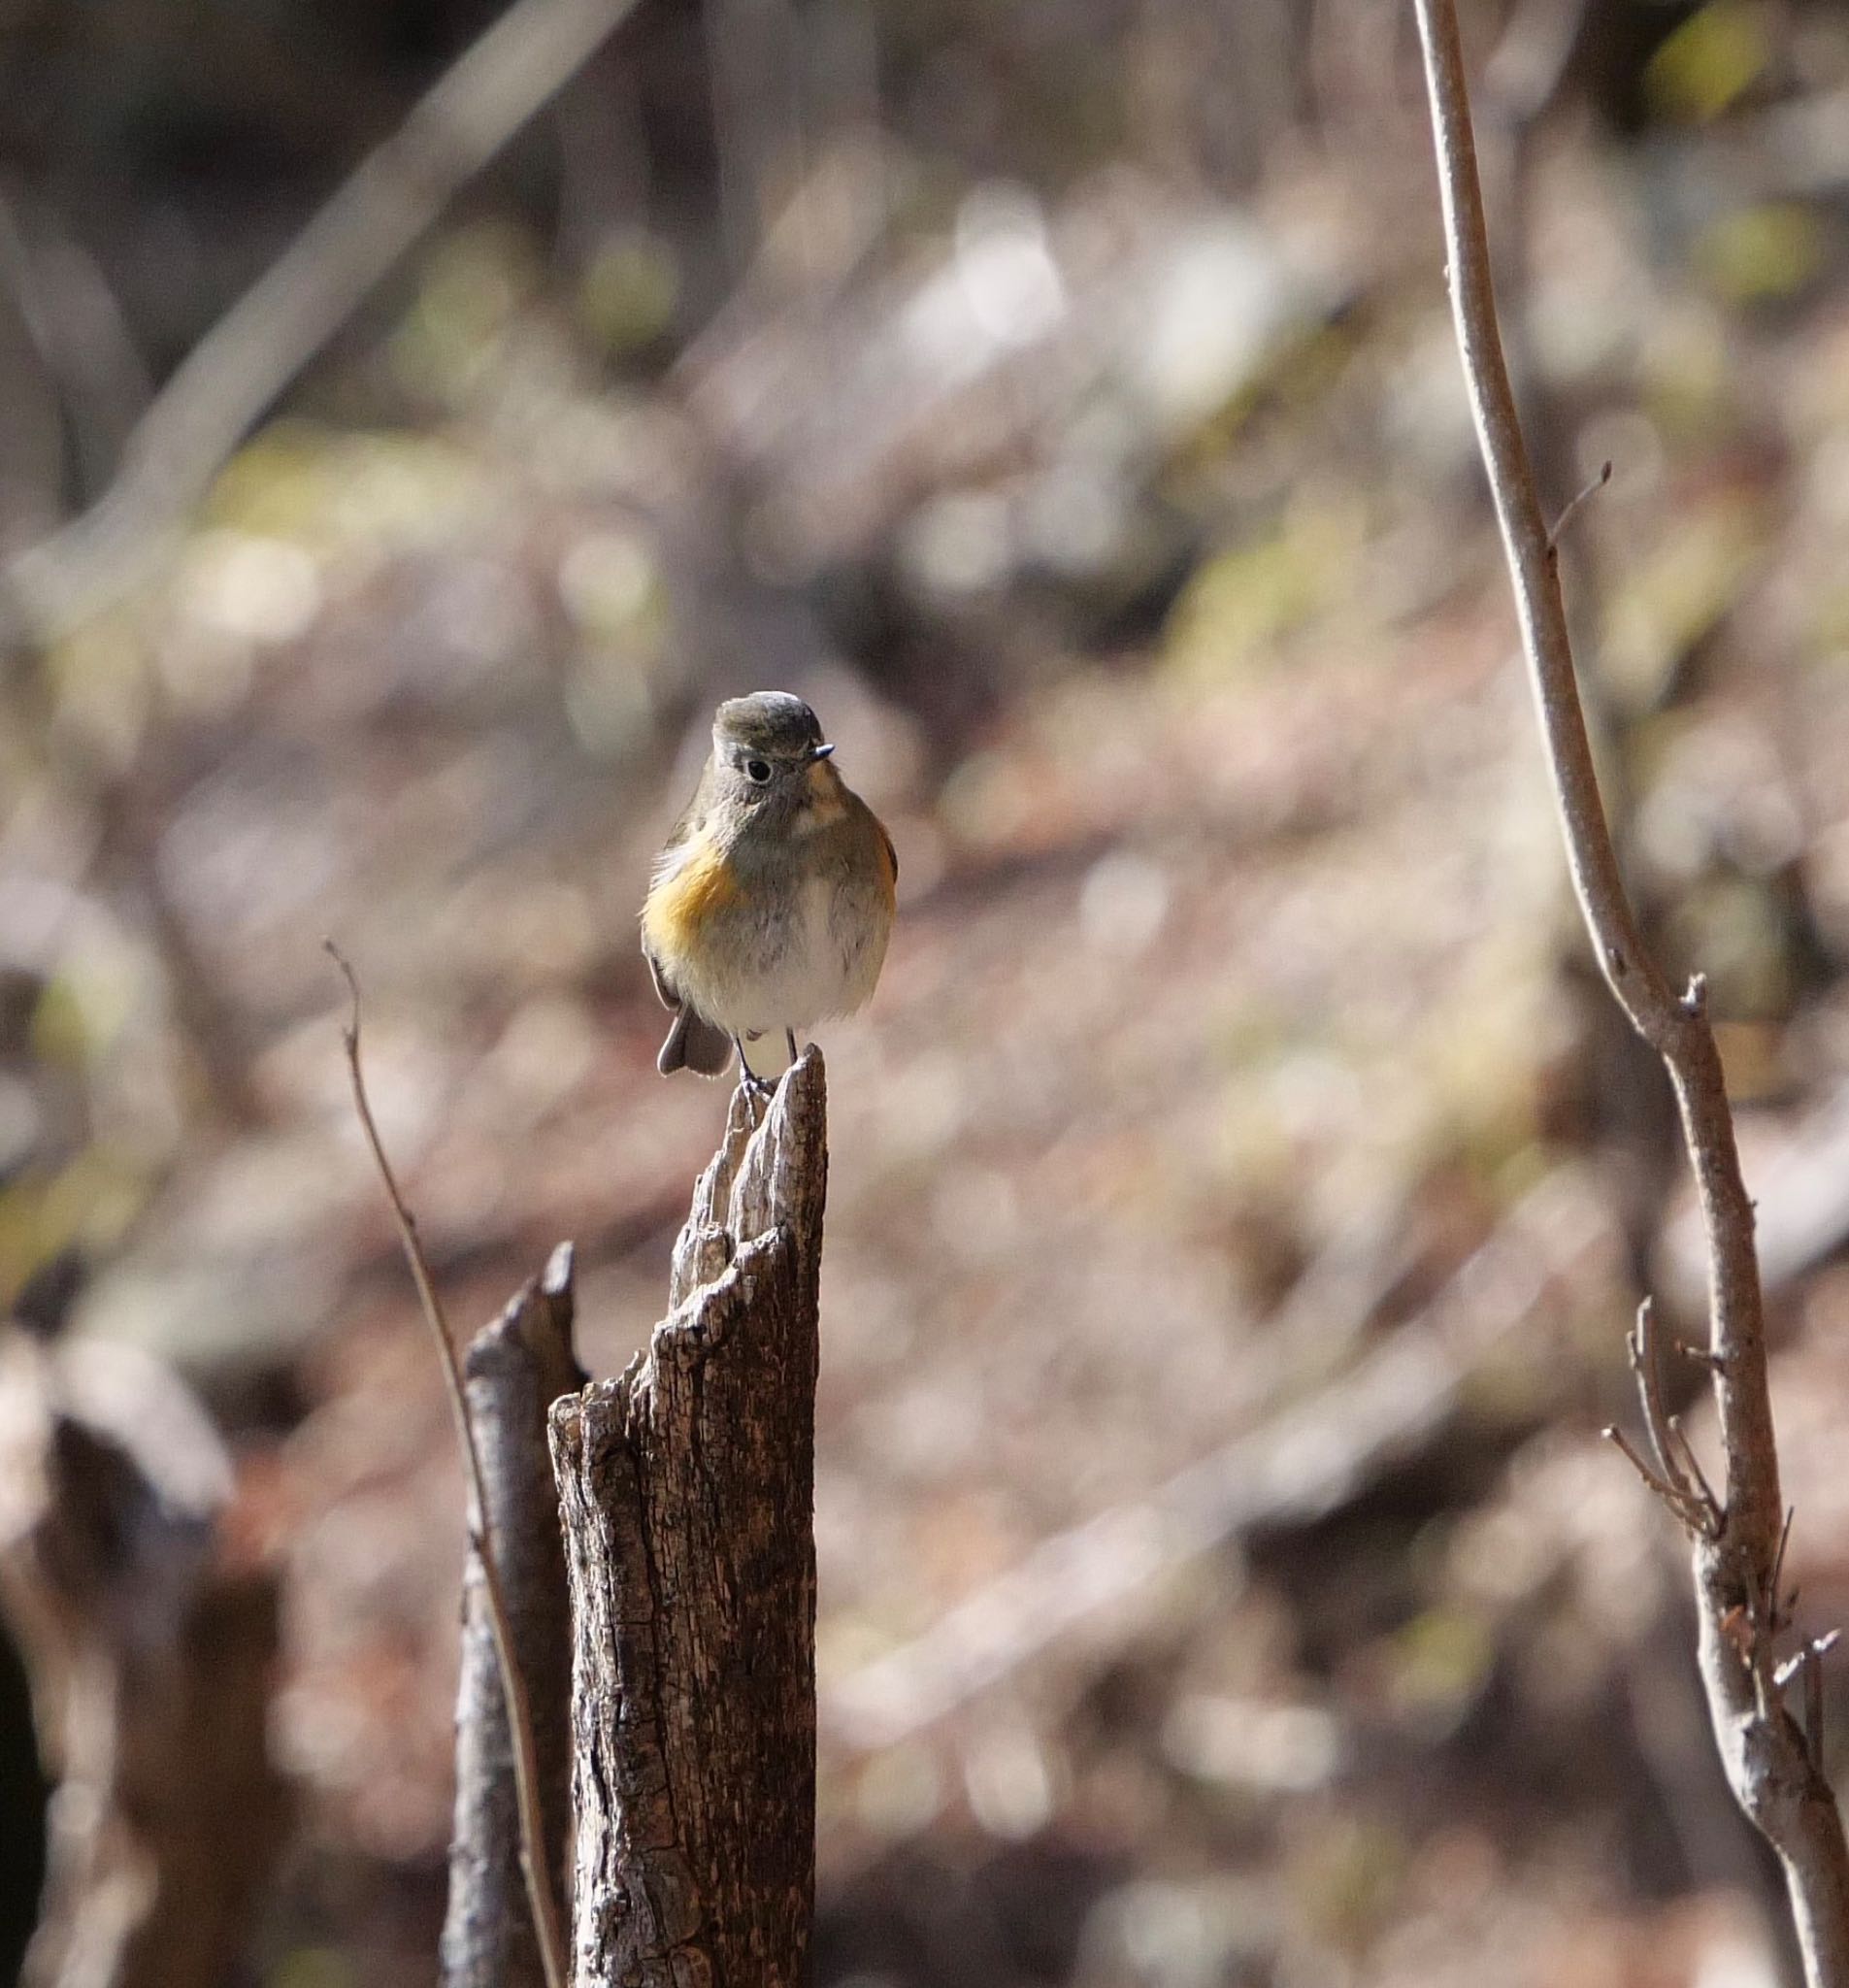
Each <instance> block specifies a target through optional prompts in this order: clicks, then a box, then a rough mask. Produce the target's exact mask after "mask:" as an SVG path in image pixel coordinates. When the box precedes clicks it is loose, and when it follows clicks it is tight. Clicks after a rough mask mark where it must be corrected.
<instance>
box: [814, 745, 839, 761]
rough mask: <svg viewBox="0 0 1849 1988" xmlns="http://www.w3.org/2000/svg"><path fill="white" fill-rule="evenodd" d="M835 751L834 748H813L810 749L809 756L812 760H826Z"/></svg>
mask: <svg viewBox="0 0 1849 1988" xmlns="http://www.w3.org/2000/svg"><path fill="white" fill-rule="evenodd" d="M834 749H835V748H834V746H810V747H809V757H810V758H811V759H826V758H827V757H828V755H829V754H830V753H831V752H833V751H834Z"/></svg>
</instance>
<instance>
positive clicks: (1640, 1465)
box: [1599, 1423, 1706, 1533]
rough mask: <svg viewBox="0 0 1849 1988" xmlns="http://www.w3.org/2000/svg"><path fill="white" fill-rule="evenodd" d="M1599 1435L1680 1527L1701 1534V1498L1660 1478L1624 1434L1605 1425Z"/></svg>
mask: <svg viewBox="0 0 1849 1988" xmlns="http://www.w3.org/2000/svg"><path fill="white" fill-rule="evenodd" d="M1599 1433H1600V1435H1601V1436H1602V1437H1603V1438H1604V1439H1605V1441H1607V1442H1608V1443H1610V1444H1611V1446H1612V1448H1613V1449H1615V1450H1616V1451H1617V1452H1618V1454H1619V1455H1620V1456H1622V1457H1623V1458H1624V1460H1625V1461H1626V1462H1627V1463H1628V1464H1629V1465H1630V1466H1631V1468H1632V1469H1633V1470H1634V1471H1635V1472H1636V1474H1637V1475H1638V1476H1640V1477H1641V1478H1642V1479H1643V1481H1644V1483H1645V1484H1646V1485H1647V1486H1648V1487H1649V1489H1650V1490H1652V1491H1654V1492H1655V1493H1656V1495H1657V1496H1658V1497H1659V1498H1661V1499H1662V1500H1663V1502H1664V1504H1665V1505H1667V1507H1668V1508H1669V1509H1670V1511H1671V1512H1673V1513H1674V1514H1675V1517H1676V1518H1677V1519H1678V1520H1679V1521H1680V1522H1681V1524H1682V1525H1683V1526H1684V1527H1685V1528H1686V1529H1687V1530H1688V1531H1689V1532H1692V1533H1697V1532H1700V1530H1701V1528H1702V1526H1703V1525H1704V1523H1705V1522H1706V1513H1705V1511H1704V1510H1703V1509H1702V1507H1701V1503H1700V1498H1699V1497H1698V1496H1697V1495H1696V1493H1695V1492H1694V1491H1693V1490H1692V1489H1688V1488H1685V1487H1684V1486H1682V1485H1680V1484H1677V1483H1673V1482H1671V1480H1670V1479H1669V1478H1667V1477H1664V1476H1660V1475H1659V1474H1657V1473H1656V1472H1655V1471H1653V1470H1652V1469H1651V1468H1650V1466H1649V1464H1648V1463H1646V1462H1645V1461H1644V1459H1643V1457H1642V1456H1641V1455H1640V1454H1639V1453H1638V1450H1637V1446H1636V1444H1635V1443H1634V1442H1633V1441H1632V1440H1631V1439H1630V1437H1628V1436H1627V1435H1626V1434H1625V1433H1624V1431H1623V1430H1622V1429H1620V1428H1617V1427H1616V1426H1615V1425H1613V1424H1610V1423H1607V1424H1606V1426H1605V1427H1604V1428H1602V1429H1601V1430H1600V1432H1599Z"/></svg>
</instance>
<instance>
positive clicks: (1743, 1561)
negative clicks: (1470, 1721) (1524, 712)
mask: <svg viewBox="0 0 1849 1988" xmlns="http://www.w3.org/2000/svg"><path fill="white" fill-rule="evenodd" d="M1414 11H1415V13H1416V14H1417V16H1418V21H1419V36H1420V41H1421V43H1422V44H1423V47H1424V52H1425V75H1426V87H1427V92H1428V95H1429V97H1430V99H1431V108H1432V129H1433V138H1434V144H1435V148H1436V154H1437V170H1438V191H1439V197H1440V199H1441V202H1442V205H1443V210H1444V235H1445V247H1446V249H1447V252H1448V257H1449V279H1450V290H1451V307H1452V314H1453V316H1454V319H1455V321H1456V327H1457V337H1458V345H1459V348H1460V350H1461V352H1462V354H1463V360H1464V374H1465V381H1466V384H1467V387H1468V390H1469V401H1470V412H1471V414H1472V417H1473V418H1474V420H1475V423H1476V433H1477V440H1478V443H1479V444H1480V446H1481V448H1482V452H1483V462H1484V467H1485V469H1486V470H1487V472H1488V475H1489V483H1490V491H1491V495H1492V497H1493V498H1494V501H1495V505H1496V515H1497V521H1498V523H1499V525H1500V526H1501V528H1502V545H1503V549H1504V551H1505V553H1506V555H1507V560H1508V570H1509V578H1510V580H1511V582H1512V584H1513V587H1514V593H1515V609H1516V616H1517V619H1518V621H1519V622H1520V625H1521V636H1522V650H1523V654H1524V655H1525V657H1526V658H1527V662H1528V670H1529V679H1530V683H1531V686H1532V688H1533V690H1534V694H1535V712H1536V715H1537V716H1538V718H1539V721H1540V728H1541V735H1542V739H1543V741H1544V744H1545V746H1546V751H1547V761H1548V770H1549V773H1550V774H1551V776H1552V780H1553V787H1554V794H1555V799H1556V801H1557V803H1558V806H1559V811H1560V818H1561V828H1562V831H1563V834H1564V836H1565V838H1566V844H1567V858H1568V867H1569V869H1570V870H1571V873H1572V880H1573V889H1574V893H1575V895H1576V896H1577V898H1578V900H1579V908H1580V911H1581V912H1582V914H1583V915H1584V918H1585V922H1586V929H1587V931H1588V933H1589V934H1590V935H1591V938H1592V943H1593V948H1594V951H1595V952H1596V954H1597V955H1598V959H1599V965H1600V970H1601V972H1602V973H1603V975H1604V977H1605V980H1606V982H1607V984H1608V985H1609V986H1610V988H1611V991H1612V993H1613V995H1614V996H1615V997H1616V999H1617V1001H1618V1003H1619V1005H1620V1007H1622V1008H1623V1010H1624V1011H1625V1013H1626V1014H1627V1015H1628V1016H1629V1017H1630V1020H1631V1022H1632V1024H1633V1026H1634V1028H1635V1029H1636V1031H1637V1033H1638V1034H1639V1035H1640V1036H1642V1038H1643V1039H1644V1041H1645V1042H1646V1043H1648V1044H1650V1046H1651V1047H1652V1048H1653V1049H1655V1050H1656V1051H1657V1053H1658V1054H1659V1055H1660V1056H1661V1057H1662V1058H1663V1061H1664V1063H1665V1065H1666V1066H1667V1070H1668V1073H1669V1080H1670V1082H1671V1084H1672V1085H1673V1087H1674V1090H1675V1097H1676V1104H1677V1107H1678V1109H1679V1110H1680V1113H1681V1120H1682V1132H1683V1138H1684V1140H1685V1142H1686V1143H1687V1146H1688V1151H1689V1157H1690V1160H1691V1162H1692V1164H1693V1166H1694V1169H1695V1178H1696V1185H1697V1189H1698V1191H1699V1194H1700V1208H1701V1222H1702V1233H1703V1238H1704V1241H1705V1244H1706V1250H1707V1258H1708V1335H1709V1337H1708V1346H1707V1358H1706V1363H1705V1364H1706V1365H1707V1366H1708V1369H1709V1372H1710V1376H1711V1381H1712V1385H1713V1389H1714V1399H1715V1408H1716V1414H1717V1420H1718V1422H1719V1426H1720V1437H1721V1448H1722V1453H1723V1456H1724V1458H1725V1462H1726V1475H1725V1477H1724V1479H1723V1483H1722V1488H1721V1492H1720V1493H1719V1494H1716V1493H1715V1492H1714V1491H1713V1490H1712V1489H1710V1488H1709V1486H1708V1485H1707V1483H1706V1482H1705V1480H1704V1479H1703V1478H1702V1476H1701V1473H1700V1466H1699V1464H1697V1463H1696V1461H1695V1455H1694V1451H1693V1450H1692V1449H1691V1448H1690V1447H1689V1445H1688V1442H1687V1441H1686V1439H1685V1438H1683V1437H1682V1435H1681V1433H1680V1431H1679V1429H1678V1427H1677V1425H1676V1423H1675V1422H1674V1420H1673V1419H1672V1418H1671V1417H1668V1416H1667V1414H1665V1412H1664V1410H1663V1404H1662V1400H1661V1396H1660V1394H1659V1392H1658V1386H1657V1380H1656V1360H1657V1349H1656V1344H1655V1338H1654V1333H1653V1329H1652V1327H1651V1324H1650V1318H1649V1314H1648V1312H1647V1311H1646V1312H1644V1313H1643V1314H1641V1315H1640V1317H1639V1320H1638V1327H1637V1332H1636V1336H1635V1338H1634V1341H1633V1358H1634V1364H1635V1366H1636V1369H1637V1376H1638V1385H1639V1390H1640V1393H1641V1395H1642V1401H1643V1408H1644V1422H1645V1426H1646V1429H1647V1431H1648V1434H1649V1438H1650V1441H1651V1446H1652V1449H1653V1451H1654V1453H1655V1459H1656V1463H1655V1468H1652V1466H1651V1465H1650V1464H1649V1463H1647V1462H1646V1461H1645V1460H1644V1459H1643V1458H1642V1457H1641V1456H1639V1455H1638V1454H1637V1453H1636V1451H1635V1450H1634V1448H1632V1447H1631V1446H1630V1445H1629V1444H1626V1445H1625V1447H1626V1449H1627V1453H1629V1454H1630V1455H1631V1457H1632V1461H1633V1462H1634V1463H1635V1464H1636V1465H1637V1467H1638V1468H1639V1469H1640V1470H1641V1471H1642V1472H1643V1474H1644V1476H1645V1478H1646V1480H1647V1481H1649V1482H1650V1483H1651V1485H1652V1487H1653V1488H1654V1489H1655V1490H1657V1491H1658V1493H1659V1494H1660V1495H1661V1496H1662V1497H1663V1498H1664V1500H1665V1502H1666V1503H1667V1505H1668V1506H1669V1508H1670V1509H1671V1510H1672V1511H1674V1512H1675V1514H1676V1516H1677V1517H1678V1519H1680V1520H1681V1521H1682V1523H1683V1524H1684V1526H1685V1527H1686V1528H1687V1529H1688V1530H1689V1532H1690V1533H1691V1535H1692V1538H1693V1553H1694V1574H1695V1588H1696V1599H1697V1604H1698V1612H1699V1619H1700V1661H1701V1676H1702V1683H1703V1687H1704V1689H1705V1691H1706V1695H1707V1700H1708V1711H1709V1716H1710V1718H1711V1720H1712V1722H1713V1726H1714V1734H1715V1739H1716V1742H1717V1744H1718V1745H1719V1748H1720V1751H1721V1756H1722V1761H1723V1764H1724V1766H1725V1767H1726V1770H1727V1776H1728V1781H1729V1784H1730V1785H1731V1786H1732V1788H1733V1794H1734V1797H1735V1799H1736V1800H1737V1801H1738V1802H1739V1804H1740V1806H1741V1807H1742V1808H1743V1809H1744V1810H1745V1812H1746V1813H1747V1815H1748V1816H1750V1817H1751V1819H1752V1820H1753V1822H1754V1823H1755V1824H1756V1825H1757V1826H1758V1828H1759V1829H1760V1831H1761V1832H1762V1833H1763V1834H1764V1836H1765V1837H1766V1840H1767V1841H1768V1842H1769V1843H1770V1844H1771V1846H1772V1848H1773V1849H1774V1850H1775V1851H1776V1852H1777V1854H1778V1858H1779V1861H1780V1863H1781V1865H1782V1866H1783V1868H1784V1872H1785V1878H1786V1884H1787V1887H1788V1889H1789V1891H1790V1895H1791V1903H1792V1912H1793V1916H1794V1918H1795V1920H1796V1922H1797V1930H1798V1938H1799V1946H1800V1947H1801V1949H1802V1952H1803V1958H1804V1970H1805V1975H1806V1978H1807V1980H1808V1981H1809V1982H1810V1983H1811V1984H1812V1988H1825V1984H1831V1988H1843V1984H1849V1851H1846V1850H1845V1846H1844V1839H1843V1829H1842V1818H1841V1816H1840V1814H1839V1813H1838V1811H1837V1808H1836V1805H1835V1801H1834V1798H1833V1796H1832V1792H1831V1788H1830V1784H1829V1782H1828V1780H1827V1779H1826V1778H1825V1777H1824V1775H1823V1773H1822V1771H1821V1769H1820V1768H1819V1766H1818V1763H1817V1759H1816V1752H1817V1751H1818V1749H1817V1748H1816V1746H1815V1744H1814V1741H1815V1737H1816V1736H1815V1729H1814V1727H1813V1731H1812V1736H1811V1742H1809V1743H1807V1741H1806V1738H1805V1735H1804V1733H1803V1731H1802V1730H1801V1729H1800V1728H1799V1724H1798V1722H1797V1720H1796V1719H1794V1718H1793V1717H1792V1716H1791V1713H1790V1712H1789V1710H1788V1709H1787V1708H1786V1706H1785V1703H1784V1696H1783V1693H1784V1686H1785V1685H1786V1684H1787V1683H1790V1682H1791V1681H1793V1679H1794V1678H1795V1676H1796V1674H1797V1673H1796V1672H1794V1671H1792V1670H1791V1669H1790V1667H1788V1666H1780V1665H1779V1664H1778V1663H1777V1662H1776V1660H1775V1656H1774V1652H1773V1648H1772V1644H1773V1640H1774V1638H1775V1637H1776V1635H1777V1633H1778V1630H1779V1628H1780V1626H1781V1625H1782V1615H1781V1609H1780V1606H1779V1600H1778V1592H1777V1584H1778V1580H1779V1578H1780V1575H1781V1572H1782V1568H1781V1563H1782V1559H1783V1553H1782V1544H1781V1542H1782V1541H1783V1540H1784V1537H1785V1532H1786V1525H1787V1515H1786V1511H1785V1506H1784V1502H1783V1499H1782V1496H1781V1494H1780V1490H1779V1480H1778V1452H1777V1449H1776V1446H1775V1443H1774V1441H1773V1432H1772V1409H1771V1392H1770V1388H1769V1385H1768V1382H1767V1377H1766V1341H1765V1318H1764V1307H1763V1302H1762V1297H1761V1288H1760V1277H1759V1264H1758V1258H1757V1252H1756V1250H1755V1246H1754V1241H1753V1205H1752V1202H1751V1201H1750V1200H1749V1199H1748V1197H1747V1193H1746V1187H1745V1183H1744V1181H1743V1180H1742V1178H1741V1176H1740V1165H1739V1154H1738V1150H1737V1148H1736V1145H1735V1143H1734V1138H1733V1114H1732V1111H1731V1110H1730V1109H1729V1106H1728V1101H1727V1088H1726V1084H1725V1082H1724V1080H1723V1077H1722V1071H1721V1059H1720V1055H1719V1052H1718V1050H1717V1049H1716V1047H1715V1042H1714V1032H1713V1030H1712V1028H1711V1027H1710V1026H1709V1024H1708V1019H1707V1002H1706V992H1705V988H1704V987H1703V985H1702V983H1701V981H1700V979H1699V978H1697V979H1696V980H1694V981H1692V982H1691V983H1690V985H1689V988H1688V991H1687V992H1686V993H1685V994H1683V995H1681V996H1677V995H1676V994H1675V993H1673V992H1672V991H1671V989H1670V987H1669V984H1668V982H1667V980H1666V979H1665V978H1664V977H1663V975H1662V974H1661V972H1659V970H1658V969H1657V967H1656V965H1655V963H1654V962H1653V961H1652V960H1651V959H1650V957H1649V955H1648V954H1647V953H1646V952H1645V950H1644V947H1643V943H1642V939H1641V936H1640V934H1639V932H1638V928H1637V923H1636V919H1635V916H1634V913H1633V911H1632V909H1631V905H1630V901H1629V899H1628V898H1627V897H1626V895H1625V889H1624V883H1623V880H1622V877H1621V874H1620V871H1619V867H1618V859H1617V855H1616V853H1615V851H1614V850H1613V847H1612V843H1611V834H1610V830H1609V829H1608V827H1607V826H1606V822H1605V815H1604V810H1603V807H1602V805H1601V801H1600V797H1599V782H1598V779H1597V776H1596V774H1595V772H1594V766H1593V755H1592V746H1591V745H1590V742H1589V741H1588V739H1587V735H1586V721H1585V716H1584V713H1583V711H1582V709H1581V705H1580V699H1579V687H1578V682H1577V679H1576V677H1575V673H1574V667H1573V655H1572V646H1571V644H1570V641H1569V639H1568V630H1567V616H1566V612H1565V609H1564V607H1563V604H1562V599H1561V590H1560V575H1559V570H1558V565H1557V562H1556V560H1555V558H1554V556H1553V542H1554V537H1555V534H1553V533H1550V532H1549V530H1548V527H1547V523H1546V520H1545V518H1544V517H1543V515H1542V513H1541V508H1540V502H1539V498H1538V496H1537V494H1536V491H1535V478H1534V473H1533V470H1532V468H1531V466H1530V462H1529V457H1528V451H1527V447H1526V446H1525V445H1524V443H1523V440H1522V433H1521V427H1520V423H1519V422H1518V420H1517V418H1516V412H1515V401H1514V395H1513V393H1512V392H1511V390H1510V387H1509V381H1508V369H1507V366H1506V364H1505V363H1504V360H1503V356H1502V340H1501V337H1500V335H1499V333H1498V330H1497V323H1496V299H1495V291H1494V286H1493V283H1492V281H1491V266H1490V253H1489V243H1488V237H1487V233H1486V230H1485V225H1484V219H1483V196H1482V191H1481V188H1480V186H1479V183H1478V179H1477V170H1476V151H1475V145H1474V141H1473V138H1472V134H1471V128H1470V108H1469V91H1468V88H1467V85H1466V83H1465V72H1464V54H1463V49H1462V46H1461V44H1460V41H1459V36H1458V23H1457V12H1456V8H1455V6H1454V4H1453V0H1414ZM1817 1655H1818V1652H1817V1650H1816V1648H1815V1646H1811V1647H1810V1648H1809V1649H1808V1650H1807V1652H1806V1654H1805V1656H1804V1658H1803V1660H1802V1663H1801V1665H1800V1666H1799V1668H1800V1669H1801V1670H1802V1672H1803V1673H1804V1677H1805V1681H1806V1686H1807V1688H1808V1689H1809V1690H1810V1691H1811V1693H1812V1696H1813V1699H1814V1696H1815V1687H1814V1686H1811V1684H1810V1678H1811V1676H1812V1675H1813V1674H1814V1673H1815V1670H1816V1664H1817Z"/></svg>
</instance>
